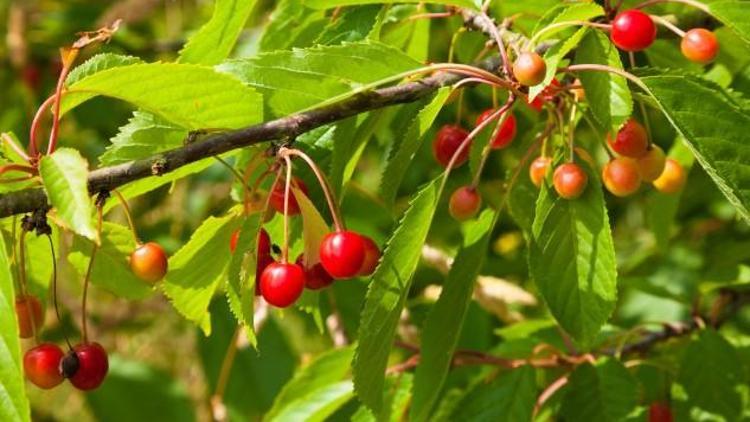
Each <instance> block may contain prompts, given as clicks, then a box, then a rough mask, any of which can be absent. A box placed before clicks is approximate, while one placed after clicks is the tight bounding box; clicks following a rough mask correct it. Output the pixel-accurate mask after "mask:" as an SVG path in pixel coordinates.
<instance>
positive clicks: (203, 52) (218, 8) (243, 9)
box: [180, 0, 256, 65]
mask: <svg viewBox="0 0 750 422" xmlns="http://www.w3.org/2000/svg"><path fill="white" fill-rule="evenodd" d="M255 3H256V2H255V0H216V2H215V5H214V14H213V16H211V20H209V21H208V22H206V24H205V25H203V26H202V27H201V29H200V30H199V31H198V32H197V33H195V34H194V35H193V36H191V37H190V39H189V40H188V42H187V43H186V44H185V47H184V48H183V49H182V51H180V62H182V63H199V64H206V65H213V64H217V63H219V62H221V61H222V60H224V59H226V58H227V57H228V56H229V53H231V52H232V48H233V47H234V44H235V42H237V38H238V37H239V35H240V32H242V28H243V27H244V26H245V21H247V18H248V17H249V16H250V12H252V10H253V7H255Z"/></svg>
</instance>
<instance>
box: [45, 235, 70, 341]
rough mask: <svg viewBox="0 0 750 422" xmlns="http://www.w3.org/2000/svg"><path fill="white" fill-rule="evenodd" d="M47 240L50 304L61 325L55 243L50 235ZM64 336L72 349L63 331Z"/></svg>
mask: <svg viewBox="0 0 750 422" xmlns="http://www.w3.org/2000/svg"><path fill="white" fill-rule="evenodd" d="M47 240H48V241H49V252H50V254H51V255H52V304H53V305H54V307H55V315H56V316H57V322H59V323H60V325H62V317H60V306H59V305H58V303H57V256H56V255H55V244H54V242H52V236H51V235H49V234H48V235H47ZM63 336H64V337H65V343H67V344H68V349H69V350H73V345H72V344H71V343H70V339H69V338H68V334H67V333H65V332H63Z"/></svg>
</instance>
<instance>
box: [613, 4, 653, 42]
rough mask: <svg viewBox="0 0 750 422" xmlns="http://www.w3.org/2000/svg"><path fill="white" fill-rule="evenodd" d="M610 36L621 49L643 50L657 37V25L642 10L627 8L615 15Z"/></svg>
mask: <svg viewBox="0 0 750 422" xmlns="http://www.w3.org/2000/svg"><path fill="white" fill-rule="evenodd" d="M610 36H611V38H612V42H613V43H614V44H615V45H616V46H617V47H618V48H619V49H620V50H625V51H641V50H645V49H647V48H648V47H649V46H650V45H651V44H653V42H654V40H655V39H656V25H654V21H653V20H652V19H651V17H650V16H649V15H647V14H645V13H643V12H641V11H640V10H635V9H633V10H626V11H624V12H622V13H620V14H618V15H617V16H615V19H614V20H613V21H612V32H611V34H610Z"/></svg>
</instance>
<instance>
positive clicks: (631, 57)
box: [628, 51, 652, 145]
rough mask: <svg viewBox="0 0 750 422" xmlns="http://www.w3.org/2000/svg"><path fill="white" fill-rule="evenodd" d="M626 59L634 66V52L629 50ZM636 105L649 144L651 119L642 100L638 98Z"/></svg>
mask: <svg viewBox="0 0 750 422" xmlns="http://www.w3.org/2000/svg"><path fill="white" fill-rule="evenodd" d="M628 59H629V60H630V68H631V69H633V68H635V53H634V52H632V51H630V52H628ZM638 106H639V108H640V109H641V115H642V116H643V123H644V124H645V125H646V134H647V135H648V144H649V145H651V143H652V142H651V120H650V119H649V118H648V114H646V105H645V104H644V102H643V101H642V100H638Z"/></svg>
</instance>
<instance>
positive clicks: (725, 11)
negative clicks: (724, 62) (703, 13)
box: [707, 1, 750, 44]
mask: <svg viewBox="0 0 750 422" xmlns="http://www.w3.org/2000/svg"><path fill="white" fill-rule="evenodd" d="M707 6H708V9H709V10H710V11H711V14H712V15H714V16H715V17H716V18H717V19H719V20H720V21H721V23H723V24H724V25H726V26H728V27H730V28H732V31H734V33H735V34H737V35H738V36H739V37H740V38H742V40H743V41H745V42H746V43H748V44H750V15H748V13H747V8H748V6H749V5H748V4H747V1H717V2H712V3H710V4H708V5H707Z"/></svg>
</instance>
